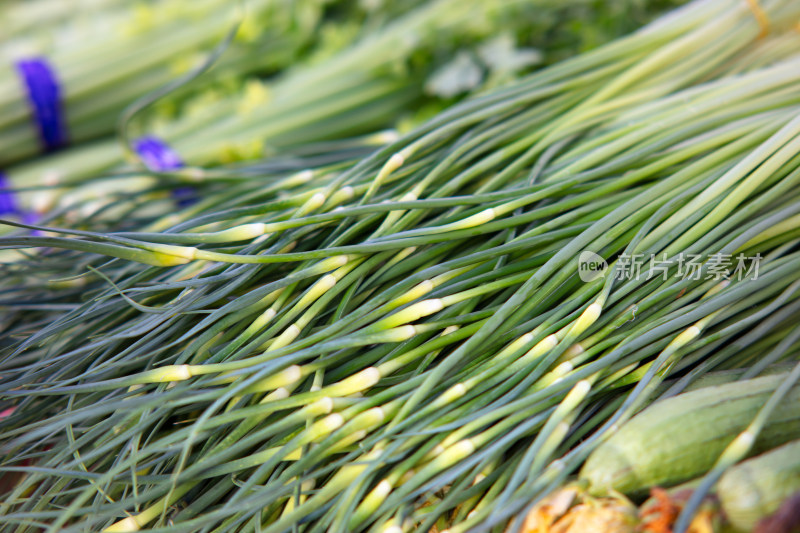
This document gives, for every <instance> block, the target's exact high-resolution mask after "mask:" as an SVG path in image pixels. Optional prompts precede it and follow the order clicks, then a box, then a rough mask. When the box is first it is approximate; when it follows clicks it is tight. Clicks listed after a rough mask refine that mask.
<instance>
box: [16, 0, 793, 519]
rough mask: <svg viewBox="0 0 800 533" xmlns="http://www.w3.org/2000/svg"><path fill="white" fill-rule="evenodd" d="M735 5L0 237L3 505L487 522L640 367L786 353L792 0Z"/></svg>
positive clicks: (546, 482)
mask: <svg viewBox="0 0 800 533" xmlns="http://www.w3.org/2000/svg"><path fill="white" fill-rule="evenodd" d="M761 7H762V8H763V10H764V14H765V16H766V17H767V18H768V20H769V21H770V26H769V32H768V33H767V35H765V36H763V37H759V36H760V35H761V34H762V33H763V32H764V27H763V20H762V19H759V18H758V17H755V16H754V14H753V11H752V10H751V9H750V8H749V7H748V6H747V5H746V4H743V3H741V2H738V1H734V0H700V1H695V2H693V3H691V4H689V5H688V6H686V7H685V8H683V9H681V10H679V11H677V12H675V13H673V14H671V15H669V16H667V17H665V18H664V19H661V20H659V21H657V22H655V23H654V24H652V25H650V26H648V27H646V28H644V29H643V30H641V31H639V32H636V33H634V34H632V35H630V36H629V37H626V38H623V39H620V40H618V41H615V42H613V43H611V44H608V45H606V46H603V47H600V48H598V49H597V50H595V51H593V52H590V53H587V54H584V55H581V56H578V57H576V58H574V59H571V60H568V61H565V62H563V63H558V64H556V65H554V66H552V67H549V68H546V69H543V70H541V71H540V72H538V73H536V74H534V75H532V76H530V77H527V78H525V79H523V80H521V81H519V82H517V83H514V84H511V85H508V86H506V87H503V88H499V89H496V90H493V91H490V92H487V93H485V94H483V95H481V96H478V97H474V98H472V99H469V100H467V101H465V102H464V103H462V104H459V105H456V106H454V107H452V108H450V109H448V110H447V111H445V112H444V113H442V114H440V115H438V116H436V117H434V118H433V119H432V120H430V121H428V122H426V123H425V124H423V125H422V126H420V127H418V128H416V129H414V130H412V131H411V132H410V133H408V134H407V135H405V136H404V137H403V138H401V139H399V140H397V141H396V142H394V143H392V144H390V145H388V146H386V147H385V148H382V149H380V150H378V151H376V152H375V153H373V154H372V155H370V156H368V157H366V158H364V159H361V160H359V161H358V162H357V163H355V164H342V163H334V164H332V165H326V164H321V165H320V166H317V167H314V168H309V169H308V170H307V171H301V172H291V173H281V172H276V173H274V174H271V175H269V176H268V177H265V178H264V179H263V180H254V179H252V176H248V178H250V179H245V173H243V174H241V176H240V179H239V180H238V181H237V180H236V179H232V177H231V174H224V175H220V176H217V178H216V179H218V180H219V182H220V183H221V184H223V183H228V182H230V181H234V182H235V186H234V187H232V188H231V190H230V191H228V192H227V193H223V194H220V195H219V196H216V197H214V198H208V199H206V200H204V201H202V202H200V203H198V204H195V205H193V206H190V207H188V208H186V209H185V210H181V211H177V212H175V213H173V214H171V215H170V216H167V217H163V218H157V219H156V220H150V219H147V217H143V220H141V222H142V223H141V225H140V226H139V227H138V228H135V227H128V228H126V231H117V232H105V233H104V232H99V231H90V230H70V229H58V228H51V227H44V226H39V227H34V228H35V229H38V230H39V231H45V232H48V233H46V234H45V235H43V236H16V235H15V236H7V237H3V238H2V239H0V246H3V247H7V248H20V249H35V250H29V253H30V254H31V256H30V258H26V259H24V260H20V261H19V262H16V263H13V264H9V265H7V266H6V267H5V268H6V272H5V274H6V275H4V276H3V278H2V281H0V283H2V286H3V291H4V294H6V295H8V300H7V301H6V302H4V305H5V307H6V308H7V309H8V310H9V311H8V314H7V317H8V318H7V320H5V321H4V324H5V326H4V327H5V330H4V333H5V337H4V338H5V339H6V340H5V341H4V342H5V343H6V350H5V355H4V357H3V358H2V359H1V360H0V367H2V378H1V379H2V381H0V391H1V392H0V398H2V400H3V401H4V402H5V403H4V404H3V407H4V408H5V407H6V405H7V406H8V407H7V409H8V411H7V413H8V414H6V415H5V416H4V417H3V418H2V419H1V420H0V431H2V434H3V435H4V437H3V439H2V442H0V453H2V454H3V460H2V466H0V471H2V472H17V473H22V474H24V477H23V478H22V479H21V480H20V481H19V482H18V483H17V484H16V486H15V487H14V488H13V490H11V491H10V492H9V493H8V494H7V495H6V496H5V498H4V501H5V503H4V504H3V505H2V507H0V513H2V515H3V516H4V519H5V520H6V522H7V523H10V524H13V525H14V526H16V529H17V530H19V531H26V530H32V529H33V528H34V527H39V526H42V527H45V528H47V529H48V530H52V531H61V530H79V529H90V530H101V529H106V530H107V531H136V530H139V529H143V528H148V529H152V530H154V531H212V530H220V531H266V532H268V533H277V532H281V531H289V530H291V529H293V528H297V529H303V530H304V531H309V532H315V531H348V532H349V531H391V532H393V533H394V532H398V531H430V530H431V529H432V528H434V527H437V528H439V529H440V530H441V529H444V528H446V529H447V530H448V531H449V532H450V533H456V532H465V531H470V530H481V531H487V530H493V531H502V530H504V529H505V528H506V527H511V528H516V527H517V526H519V522H518V521H517V520H516V518H517V517H522V516H524V511H525V510H526V509H527V508H528V507H529V506H530V505H531V504H532V503H535V502H536V501H537V500H539V499H541V498H543V497H544V496H546V495H547V494H549V493H550V492H551V491H552V490H554V489H555V488H557V487H560V486H561V485H562V484H563V483H564V482H565V481H566V480H567V479H568V477H569V476H570V475H571V474H572V473H573V472H576V471H577V470H578V469H579V468H580V466H581V465H582V463H583V462H584V460H585V458H586V457H587V456H588V455H589V453H590V452H591V451H592V450H593V449H594V448H596V447H597V445H598V443H599V442H600V441H601V439H603V438H605V437H606V436H608V434H609V433H611V432H613V431H614V430H615V428H617V427H618V426H619V425H621V424H622V423H624V422H625V421H626V420H627V419H629V418H631V417H632V416H633V415H634V414H635V413H636V412H637V411H638V410H639V409H640V408H641V407H642V406H644V405H646V403H647V402H648V401H650V400H651V399H652V396H653V395H654V393H655V392H657V391H659V390H662V389H661V388H659V385H660V384H661V382H662V381H663V380H664V379H667V378H673V377H679V376H686V377H685V379H684V380H685V381H691V380H692V379H695V378H698V377H700V376H702V375H703V374H704V373H706V372H709V371H711V370H726V369H740V368H748V369H749V370H748V371H747V372H750V373H753V375H757V374H759V373H760V372H761V370H762V369H763V368H766V367H769V366H770V365H772V364H773V363H776V362H781V361H784V360H787V359H788V360H796V359H797V354H798V343H797V342H796V341H797V340H798V338H797V337H796V335H798V330H797V326H796V320H795V317H796V316H797V312H798V310H800V291H798V289H800V278H798V272H800V250H799V249H798V244H799V243H800V240H799V239H800V201H798V200H800V198H799V197H798V191H800V189H799V188H798V182H799V181H800V56H798V53H800V35H798V34H797V33H796V32H794V31H793V30H792V29H791V25H792V24H793V23H794V22H795V21H797V20H798V19H800V5H798V4H797V3H796V2H793V1H790V0H771V1H763V2H762V3H761ZM232 174H235V173H232ZM233 178H235V175H234V176H233ZM29 227H33V226H29ZM55 272H58V273H59V275H60V278H59V280H58V283H60V284H62V285H63V287H64V288H63V289H61V290H59V291H57V292H56V291H53V290H52V287H48V286H47V284H45V283H37V281H36V278H37V277H38V276H41V277H42V278H43V279H48V278H51V277H52V273H55ZM70 274H72V275H73V276H74V277H68V276H69V275H70ZM15 301H23V302H26V303H24V304H21V307H22V306H27V305H31V306H38V310H39V312H40V313H41V314H35V313H31V312H15V305H19V304H15V303H14V302H15ZM787 339H789V340H788V341H787ZM793 374H794V371H793V373H792V375H793ZM748 377H750V376H748ZM770 383H772V381H770ZM784 383H788V384H789V385H787V386H790V385H792V383H791V381H790V380H789V379H788V378H787V379H785V380H783V381H781V385H777V383H776V387H777V389H776V390H777V392H771V393H770V394H771V395H770V399H772V398H778V399H781V394H783V393H784V392H786V390H785V389H786V387H787V386H784V385H783V384H784ZM792 390H793V389H792ZM782 391H783V392H782ZM792 397H793V396H792ZM768 403H769V402H768ZM774 403H775V402H774V401H773V402H772V404H773V405H774ZM24 461H28V462H29V464H28V465H25V464H23V462H24Z"/></svg>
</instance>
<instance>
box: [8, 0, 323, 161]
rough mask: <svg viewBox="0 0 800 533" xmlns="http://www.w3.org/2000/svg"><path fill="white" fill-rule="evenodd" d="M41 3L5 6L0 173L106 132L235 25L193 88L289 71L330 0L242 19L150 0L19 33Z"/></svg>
mask: <svg viewBox="0 0 800 533" xmlns="http://www.w3.org/2000/svg"><path fill="white" fill-rule="evenodd" d="M50 3H52V2H43V1H42V0H39V1H38V2H33V3H31V5H28V3H27V2H26V3H24V4H23V5H19V4H15V5H12V6H9V7H8V8H7V9H8V10H9V11H10V12H9V13H8V14H7V16H8V18H9V20H11V21H14V20H19V25H20V26H22V28H24V30H23V31H24V34H23V35H22V36H21V37H19V38H17V39H14V38H13V36H11V38H10V39H9V41H8V42H7V44H6V45H5V46H4V48H5V50H4V51H3V52H4V53H3V56H2V60H3V61H2V62H3V65H2V71H0V95H2V96H0V165H2V166H4V167H7V166H8V164H10V163H12V162H15V161H19V160H21V159H24V158H26V157H29V156H31V155H34V154H37V153H39V152H42V151H51V150H54V149H57V148H62V147H64V146H66V145H67V144H70V143H75V142H80V141H84V140H87V139H94V138H97V137H99V136H103V135H107V134H109V133H111V132H113V131H114V128H115V126H116V123H117V118H118V116H119V114H120V112H121V111H122V110H124V109H125V108H126V107H127V106H128V105H130V104H131V103H132V102H133V101H135V100H136V99H137V98H139V97H141V96H142V95H144V94H147V93H148V92H150V91H153V90H155V89H157V88H159V87H161V86H163V85H165V84H166V83H167V82H169V81H172V80H173V79H174V78H176V77H177V76H178V75H180V74H183V73H185V72H187V71H189V70H190V69H191V68H192V67H194V66H195V65H199V64H200V63H201V62H202V61H203V60H204V58H205V55H206V54H207V53H208V52H209V51H210V50H211V49H212V48H213V47H214V46H215V45H216V44H217V43H218V42H220V41H222V39H223V37H224V36H225V32H226V31H229V30H230V29H231V28H232V27H233V26H234V23H235V22H237V20H242V26H241V27H240V28H239V31H238V32H237V34H236V37H235V39H234V40H233V42H232V44H231V46H230V47H229V49H228V50H227V52H226V53H225V54H224V55H223V57H221V58H220V60H219V62H218V65H217V66H216V67H215V69H214V72H213V76H205V77H203V78H201V81H203V82H208V81H211V80H215V79H216V80H219V79H225V78H228V79H230V78H234V79H239V78H241V76H243V75H246V74H248V73H254V72H266V73H268V72H271V71H272V72H274V71H276V70H278V69H281V68H284V67H286V66H288V65H289V64H291V63H292V62H294V61H295V60H296V59H297V58H298V57H299V55H300V53H302V52H303V51H304V50H305V49H306V48H307V47H308V46H309V45H310V44H311V43H313V41H314V40H315V36H316V33H317V31H318V28H319V25H320V21H321V19H322V18H323V16H324V12H325V9H326V8H327V4H329V3H330V2H329V1H328V0H302V1H300V2H285V1H281V0H252V1H248V2H247V16H246V17H244V18H242V15H243V13H242V12H241V10H238V11H237V9H236V8H237V4H235V3H234V4H232V3H231V2H224V1H220V0H203V1H198V2H184V1H179V0H159V1H155V0H150V1H147V2H140V3H136V4H133V5H132V4H127V5H125V4H122V5H111V6H108V7H104V8H103V9H100V10H97V11H93V12H92V13H93V16H92V17H91V18H90V19H85V18H84V19H80V18H78V19H77V20H75V19H73V18H71V17H70V18H66V19H64V20H59V19H56V20H55V21H53V22H51V23H50V24H48V25H47V26H45V27H43V28H40V29H39V31H37V28H33V29H30V28H27V27H26V24H25V22H26V21H27V20H28V19H29V18H30V16H26V15H27V13H29V10H33V12H34V13H39V12H40V11H41V10H44V9H46V8H47V7H48V6H49V4H50ZM72 3H76V2H72ZM39 4H41V5H39ZM67 4H68V3H67ZM77 4H80V2H77ZM67 7H69V6H67ZM71 7H72V8H73V9H76V8H78V9H79V8H80V6H79V5H74V6H71ZM37 8H38V9H37ZM58 12H60V10H56V13H58ZM15 15H17V16H15ZM4 20H5V19H4ZM226 21H228V22H227V24H226ZM51 25H52V26H51ZM196 87H197V85H195V88H196ZM184 92H185V91H184Z"/></svg>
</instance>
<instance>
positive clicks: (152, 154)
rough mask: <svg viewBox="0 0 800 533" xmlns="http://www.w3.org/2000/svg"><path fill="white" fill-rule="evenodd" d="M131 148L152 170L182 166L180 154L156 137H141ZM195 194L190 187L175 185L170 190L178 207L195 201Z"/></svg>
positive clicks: (161, 170) (172, 168) (164, 169)
mask: <svg viewBox="0 0 800 533" xmlns="http://www.w3.org/2000/svg"><path fill="white" fill-rule="evenodd" d="M133 148H134V150H136V153H137V154H139V157H141V158H142V162H143V163H144V164H145V166H146V167H147V168H149V169H150V170H151V171H153V172H168V171H170V170H177V169H179V168H182V167H183V160H182V159H181V158H180V156H179V155H178V154H177V153H175V151H174V150H173V149H172V148H170V147H169V145H167V143H165V142H164V141H162V140H161V139H159V138H158V137H152V136H147V137H141V138H140V139H138V140H137V141H136V142H134V143H133ZM196 196H197V195H196V193H195V190H194V188H192V187H177V188H175V189H173V190H172V197H173V198H174V199H175V203H176V204H177V205H178V206H180V207H186V206H187V205H191V204H193V203H195V202H196V201H197V197H196Z"/></svg>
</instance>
